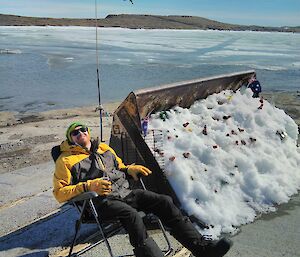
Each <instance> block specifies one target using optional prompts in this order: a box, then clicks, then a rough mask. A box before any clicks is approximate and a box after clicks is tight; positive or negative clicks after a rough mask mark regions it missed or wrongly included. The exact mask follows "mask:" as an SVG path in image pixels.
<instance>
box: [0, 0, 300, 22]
mask: <svg viewBox="0 0 300 257" xmlns="http://www.w3.org/2000/svg"><path fill="white" fill-rule="evenodd" d="M133 2H134V4H131V3H130V2H129V1H126V0H97V3H98V17H101V18H104V17H105V16H106V15H108V14H121V13H129V14H156V15H193V16H200V17H204V18H208V19H213V20H217V21H221V22H226V23H234V24H241V25H261V26H300V0H251V1H243V0H185V1H184V0H164V1H158V0H155V1H150V0H133ZM94 5H95V0H26V1H25V0H0V13H2V14H15V15H23V16H35V17H55V18H93V17H95V9H94Z"/></svg>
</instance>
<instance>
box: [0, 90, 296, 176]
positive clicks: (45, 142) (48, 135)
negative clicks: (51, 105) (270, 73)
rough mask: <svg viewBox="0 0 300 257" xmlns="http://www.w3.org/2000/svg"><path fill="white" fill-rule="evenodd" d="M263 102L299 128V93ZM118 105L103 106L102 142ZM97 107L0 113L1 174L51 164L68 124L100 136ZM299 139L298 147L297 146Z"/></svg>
mask: <svg viewBox="0 0 300 257" xmlns="http://www.w3.org/2000/svg"><path fill="white" fill-rule="evenodd" d="M262 96H263V97H264V99H266V100H267V101H269V102H270V103H272V104H273V105H274V106H276V107H277V108H280V109H283V110H284V111H285V112H286V113H287V114H288V115H289V116H291V117H292V118H293V120H294V121H295V122H296V123H297V125H298V128H300V92H299V91H297V92H292V93H287V92H265V93H262ZM120 103H121V101H119V102H111V103H104V104H103V107H104V112H105V115H104V117H103V139H104V140H105V142H106V143H109V138H110V131H111V124H112V115H113V113H114V111H115V110H116V108H117V107H118V106H119V105H120ZM95 109H96V106H84V107H75V108H68V109H60V110H51V111H45V112H40V113H38V112H36V113H27V114H22V115H21V114H20V113H18V112H0V156H1V157H0V174H1V173H6V172H11V171H14V170H17V169H20V168H24V167H28V166H33V165H37V164H41V163H45V162H48V161H51V160H52V158H51V154H50V150H51V148H52V147H53V146H54V145H57V144H60V143H61V142H62V141H63V140H64V139H65V130H66V128H67V127H68V126H69V124H70V123H72V122H74V121H82V122H84V123H86V124H89V127H90V128H91V131H92V136H93V137H97V136H99V134H100V133H99V131H100V125H99V123H100V121H99V112H98V111H95ZM299 141H300V140H299V138H298V144H299Z"/></svg>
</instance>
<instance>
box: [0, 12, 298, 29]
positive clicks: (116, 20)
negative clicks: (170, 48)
mask: <svg viewBox="0 0 300 257" xmlns="http://www.w3.org/2000/svg"><path fill="white" fill-rule="evenodd" d="M0 26H87V27H90V26H95V20H94V19H72V18H42V17H26V16H16V15H7V14H0ZM98 26H99V27H120V28H130V29H204V30H205V29H213V30H235V31H243V30H251V31H280V32H300V26H298V27H265V26H254V25H249V26H245V25H237V24H228V23H222V22H218V21H214V20H209V19H206V18H202V17H197V16H176V15H169V16H161V15H137V14H110V15H108V16H107V17H105V18H104V19H98Z"/></svg>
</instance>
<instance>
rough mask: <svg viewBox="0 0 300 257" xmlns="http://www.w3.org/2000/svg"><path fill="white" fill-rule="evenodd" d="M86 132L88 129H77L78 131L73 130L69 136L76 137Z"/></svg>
mask: <svg viewBox="0 0 300 257" xmlns="http://www.w3.org/2000/svg"><path fill="white" fill-rule="evenodd" d="M87 131H88V128H87V127H81V128H79V129H76V130H73V131H72V132H71V136H74V137H76V136H78V135H79V133H80V132H82V133H84V132H87Z"/></svg>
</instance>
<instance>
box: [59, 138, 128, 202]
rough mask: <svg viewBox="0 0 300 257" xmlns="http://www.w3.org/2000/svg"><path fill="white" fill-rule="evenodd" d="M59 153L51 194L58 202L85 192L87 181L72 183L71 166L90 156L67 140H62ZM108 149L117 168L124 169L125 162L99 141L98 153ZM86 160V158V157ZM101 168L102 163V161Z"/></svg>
mask: <svg viewBox="0 0 300 257" xmlns="http://www.w3.org/2000/svg"><path fill="white" fill-rule="evenodd" d="M60 150H61V152H62V153H61V155H60V156H59V158H58V159H57V161H56V163H55V172H54V176H53V194H54V196H55V198H56V200H57V201H58V202H60V203H61V202H65V201H68V200H70V199H71V198H73V197H75V196H77V195H79V194H81V193H83V192H85V191H86V190H87V182H85V181H83V182H79V183H76V184H74V183H73V181H74V180H73V179H74V178H73V177H72V172H71V170H72V168H73V167H74V165H76V164H78V163H79V162H82V161H84V160H85V159H87V158H88V157H89V156H90V153H89V152H88V151H86V150H84V149H83V148H81V147H80V146H76V145H69V144H68V142H67V141H64V142H63V143H62V144H61V145H60ZM107 151H110V152H111V153H112V154H113V156H114V158H115V160H116V162H117V165H116V166H117V167H115V168H117V169H118V170H122V169H126V166H125V164H124V163H123V162H122V160H121V159H120V158H119V157H118V156H117V155H116V153H115V151H114V150H113V149H112V148H111V147H109V146H108V145H107V144H104V143H100V144H99V146H98V149H97V152H98V153H99V154H104V153H105V152H107ZM87 160H88V159H87ZM102 165H103V168H105V167H104V164H103V163H102Z"/></svg>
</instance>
